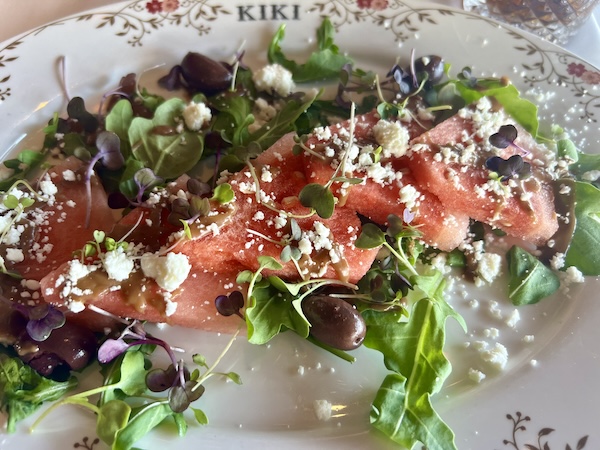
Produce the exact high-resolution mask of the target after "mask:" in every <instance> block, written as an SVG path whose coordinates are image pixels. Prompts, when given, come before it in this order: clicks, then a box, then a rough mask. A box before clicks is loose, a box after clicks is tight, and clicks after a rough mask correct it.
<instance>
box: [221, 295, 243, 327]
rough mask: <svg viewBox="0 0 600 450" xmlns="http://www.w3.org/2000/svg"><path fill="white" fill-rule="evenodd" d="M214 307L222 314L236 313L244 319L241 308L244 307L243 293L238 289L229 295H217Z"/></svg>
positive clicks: (230, 314)
mask: <svg viewBox="0 0 600 450" xmlns="http://www.w3.org/2000/svg"><path fill="white" fill-rule="evenodd" d="M215 307H216V308H217V312H218V313H219V314H221V315H222V316H226V317H228V316H232V315H234V314H235V315H237V316H238V317H240V318H242V319H243V320H245V318H244V316H243V314H242V313H241V309H242V308H243V307H244V295H243V294H242V293H241V292H240V291H233V292H232V293H231V294H229V295H219V296H217V298H215Z"/></svg>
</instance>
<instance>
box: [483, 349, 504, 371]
mask: <svg viewBox="0 0 600 450" xmlns="http://www.w3.org/2000/svg"><path fill="white" fill-rule="evenodd" d="M481 358H482V359H483V360H484V361H485V362H487V363H489V364H490V365H491V366H493V367H495V368H496V369H499V370H503V369H504V368H505V367H506V363H507V362H508V350H507V349H506V347H505V346H504V345H502V344H500V343H499V342H496V343H495V344H494V346H493V347H492V348H491V349H489V350H483V351H482V352H481Z"/></svg>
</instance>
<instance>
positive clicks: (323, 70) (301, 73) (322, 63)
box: [267, 18, 352, 83]
mask: <svg viewBox="0 0 600 450" xmlns="http://www.w3.org/2000/svg"><path fill="white" fill-rule="evenodd" d="M334 34H335V29H334V27H333V25H332V24H331V22H330V21H329V19H327V18H325V19H324V20H323V23H322V24H321V26H320V27H319V29H318V30H317V45H318V48H319V49H318V51H316V52H312V53H311V55H310V57H309V58H308V60H307V61H306V62H305V63H304V64H298V63H296V62H295V61H292V60H290V59H288V58H286V56H285V55H284V54H283V51H282V49H281V42H282V41H283V38H284V37H285V26H284V25H282V26H280V27H279V29H278V30H277V32H276V33H275V35H274V36H273V39H272V40H271V43H270V45H269V49H268V54H267V56H268V58H269V62H271V63H276V64H280V65H282V66H283V67H285V68H286V69H288V70H289V71H290V72H292V75H293V77H294V80H295V81H296V82H298V83H306V82H309V81H319V80H327V79H330V78H335V77H337V76H338V75H339V72H340V70H341V69H342V67H344V65H345V64H348V63H351V62H352V60H351V59H350V58H348V57H347V56H345V55H343V54H340V52H339V49H338V47H337V46H336V45H335V44H334V42H333V37H334Z"/></svg>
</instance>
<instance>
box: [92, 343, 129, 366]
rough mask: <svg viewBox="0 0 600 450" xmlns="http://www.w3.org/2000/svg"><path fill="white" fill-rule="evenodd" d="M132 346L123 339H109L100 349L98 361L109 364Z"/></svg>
mask: <svg viewBox="0 0 600 450" xmlns="http://www.w3.org/2000/svg"><path fill="white" fill-rule="evenodd" d="M130 346H131V344H128V343H127V342H125V341H124V340H123V339H107V340H106V341H104V343H103V344H102V345H101V346H100V348H99V349H98V361H100V362H101V363H102V364H106V363H109V362H111V361H112V360H113V359H115V358H116V357H117V356H119V355H121V354H122V353H124V352H125V351H126V350H127V349H128V348H129V347H130Z"/></svg>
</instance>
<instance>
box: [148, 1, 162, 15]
mask: <svg viewBox="0 0 600 450" xmlns="http://www.w3.org/2000/svg"><path fill="white" fill-rule="evenodd" d="M146 9H147V10H148V12H149V13H150V14H157V13H159V12H161V11H162V4H161V3H160V1H159V0H152V1H150V2H148V3H146Z"/></svg>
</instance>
